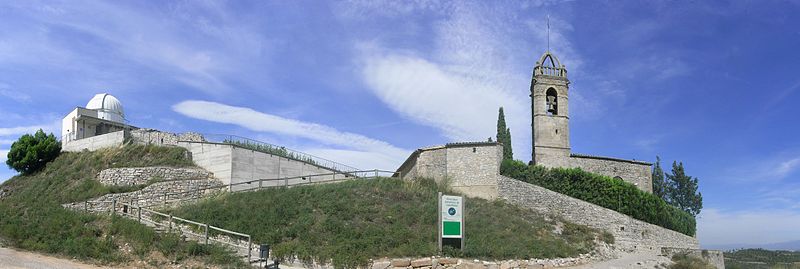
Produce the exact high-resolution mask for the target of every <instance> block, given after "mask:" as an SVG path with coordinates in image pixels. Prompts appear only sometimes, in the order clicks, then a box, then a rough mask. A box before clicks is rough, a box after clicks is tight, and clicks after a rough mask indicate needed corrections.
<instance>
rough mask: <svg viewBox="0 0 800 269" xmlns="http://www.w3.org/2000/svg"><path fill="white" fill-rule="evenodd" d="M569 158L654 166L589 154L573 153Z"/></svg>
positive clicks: (641, 162)
mask: <svg viewBox="0 0 800 269" xmlns="http://www.w3.org/2000/svg"><path fill="white" fill-rule="evenodd" d="M569 156H570V157H574V158H586V159H598V160H607V161H617V162H626V163H633V164H643V165H653V164H652V163H649V162H645V161H637V160H627V159H619V158H612V157H603V156H594V155H588V154H578V153H571V154H570V155H569Z"/></svg>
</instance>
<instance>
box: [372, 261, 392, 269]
mask: <svg viewBox="0 0 800 269" xmlns="http://www.w3.org/2000/svg"><path fill="white" fill-rule="evenodd" d="M389 265H392V263H391V262H389V261H379V262H375V263H373V264H372V269H386V268H389Z"/></svg>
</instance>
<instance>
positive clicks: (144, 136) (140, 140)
mask: <svg viewBox="0 0 800 269" xmlns="http://www.w3.org/2000/svg"><path fill="white" fill-rule="evenodd" d="M130 136H131V139H132V140H133V143H136V144H140V145H158V146H177V145H178V141H194V142H203V141H206V140H205V138H203V136H202V135H200V134H198V133H192V132H188V133H181V134H174V133H168V132H162V131H159V130H155V129H138V130H133V131H131V133H130Z"/></svg>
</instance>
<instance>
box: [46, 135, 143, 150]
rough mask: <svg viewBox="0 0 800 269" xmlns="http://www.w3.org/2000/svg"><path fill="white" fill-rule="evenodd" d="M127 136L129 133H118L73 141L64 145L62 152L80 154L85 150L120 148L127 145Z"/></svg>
mask: <svg viewBox="0 0 800 269" xmlns="http://www.w3.org/2000/svg"><path fill="white" fill-rule="evenodd" d="M127 134H128V131H117V132H113V133H108V134H104V135H98V136H92V137H88V138H84V139H79V140H72V141H69V142H66V143H62V144H63V145H62V146H61V150H62V151H67V152H79V151H82V150H84V149H86V150H90V151H93V150H98V149H101V148H107V147H119V146H122V144H124V143H125V137H126V135H127Z"/></svg>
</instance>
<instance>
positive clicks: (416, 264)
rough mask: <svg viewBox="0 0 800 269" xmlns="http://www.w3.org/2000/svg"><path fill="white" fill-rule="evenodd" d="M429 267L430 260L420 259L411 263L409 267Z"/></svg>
mask: <svg viewBox="0 0 800 269" xmlns="http://www.w3.org/2000/svg"><path fill="white" fill-rule="evenodd" d="M431 265H432V262H431V259H430V258H422V259H416V260H413V261H411V267H414V268H417V267H425V266H431Z"/></svg>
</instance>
